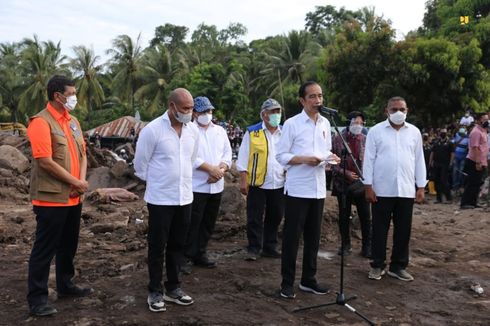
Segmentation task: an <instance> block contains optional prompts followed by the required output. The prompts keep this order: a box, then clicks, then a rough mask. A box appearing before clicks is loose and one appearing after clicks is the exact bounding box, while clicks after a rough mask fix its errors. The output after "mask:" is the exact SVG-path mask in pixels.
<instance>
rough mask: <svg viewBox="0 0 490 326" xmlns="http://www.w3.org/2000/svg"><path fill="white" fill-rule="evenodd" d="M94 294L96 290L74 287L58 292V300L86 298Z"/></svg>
mask: <svg viewBox="0 0 490 326" xmlns="http://www.w3.org/2000/svg"><path fill="white" fill-rule="evenodd" d="M92 293H94V289H92V288H81V287H79V286H74V287H71V288H69V289H67V290H65V291H63V292H61V291H58V298H66V297H86V296H88V295H90V294H92Z"/></svg>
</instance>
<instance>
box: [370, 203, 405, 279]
mask: <svg viewBox="0 0 490 326" xmlns="http://www.w3.org/2000/svg"><path fill="white" fill-rule="evenodd" d="M413 203H414V199H413V198H400V197H378V201H377V202H376V203H374V204H372V215H373V243H372V258H373V261H372V262H371V267H376V268H385V266H386V264H385V260H386V242H387V238H388V230H389V229H390V223H391V220H392V218H393V250H392V252H391V262H390V269H391V270H399V269H405V268H406V267H407V266H408V252H409V243H410V232H411V229H412V212H413Z"/></svg>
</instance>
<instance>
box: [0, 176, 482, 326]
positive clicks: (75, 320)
mask: <svg viewBox="0 0 490 326" xmlns="http://www.w3.org/2000/svg"><path fill="white" fill-rule="evenodd" d="M7 179H8V178H0V184H1V186H0V266H1V273H0V288H1V291H0V325H50V326H52V325H80V326H81V325H252V324H254V325H255V324H260V325H364V324H365V323H363V322H362V320H361V319H359V318H358V317H357V316H356V315H355V314H353V313H352V312H351V311H349V310H348V309H346V308H345V307H342V306H339V305H334V306H331V307H323V308H319V309H314V310H309V311H305V312H298V313H294V312H293V309H295V308H298V307H304V306H310V305H318V304H323V303H327V302H331V301H332V300H335V291H337V290H338V288H339V276H340V273H339V271H340V270H339V266H340V259H339V257H338V256H337V255H336V251H337V246H338V235H337V226H336V223H337V217H336V214H337V213H336V212H337V209H336V205H337V204H336V200H335V199H334V198H332V197H331V196H329V197H328V198H327V201H326V208H325V215H324V221H323V226H322V228H323V229H322V234H323V236H322V241H321V245H320V250H321V252H320V257H319V259H318V274H317V276H318V280H319V281H321V282H323V283H326V284H327V285H328V286H329V288H330V289H331V293H330V294H327V295H324V296H318V295H311V294H305V293H301V292H300V291H299V290H298V289H297V288H296V292H297V297H296V299H295V300H286V299H281V298H280V297H279V296H278V289H279V284H280V281H281V280H280V260H279V259H271V258H261V259H259V260H257V261H256V262H249V261H245V260H244V253H245V251H244V248H245V245H246V233H245V227H244V226H245V220H246V219H245V206H244V198H243V197H242V196H241V195H240V194H239V192H238V186H237V184H236V183H234V182H233V181H234V180H233V178H228V181H229V182H228V184H227V187H226V189H225V194H224V199H223V205H222V211H221V212H220V217H219V220H218V222H217V226H216V232H215V234H214V236H213V239H212V241H211V242H210V245H209V255H210V256H211V258H214V259H216V260H217V261H218V267H217V268H216V269H202V268H195V269H194V270H193V273H192V274H191V275H188V276H183V278H182V280H183V289H184V290H185V291H187V292H188V293H189V294H190V295H191V296H193V298H194V299H195V303H194V305H192V306H188V307H182V306H176V305H173V304H168V305H167V311H166V312H163V313H152V312H150V311H149V310H148V307H147V304H146V296H147V290H146V284H147V281H148V276H147V268H146V240H145V234H146V228H147V224H146V221H147V211H146V208H145V203H144V202H143V200H141V199H140V200H138V201H134V202H129V203H109V204H101V203H91V202H90V201H86V202H85V204H84V210H83V216H82V218H83V221H82V226H81V230H80V243H79V250H78V254H77V256H76V268H77V275H76V282H77V283H79V284H83V285H89V286H91V287H93V288H94V289H95V293H94V294H93V295H91V296H90V297H87V298H79V299H74V300H73V299H60V300H58V299H57V297H56V291H55V282H54V269H52V273H51V275H50V283H49V285H50V300H51V302H52V303H53V304H54V305H55V306H56V308H57V309H58V311H59V313H58V314H57V315H55V316H52V317H45V318H33V317H30V316H29V315H28V307H27V303H26V300H25V296H26V290H27V281H26V279H27V262H28V257H29V253H30V249H31V245H32V242H33V233H34V230H35V218H34V215H33V213H32V210H31V206H30V204H29V201H28V198H27V194H26V188H25V180H23V179H22V180H20V181H19V180H17V179H16V180H17V181H15V182H14V181H12V180H10V181H6V180H7ZM134 190H135V191H136V193H137V194H138V195H140V196H141V197H142V190H143V189H142V187H136V188H135V189H134ZM432 202H433V198H429V203H427V204H424V205H416V208H415V213H414V221H413V229H412V240H411V260H410V266H409V271H410V272H411V273H412V274H413V275H414V277H415V281H414V282H410V283H406V282H402V281H398V280H395V279H393V278H390V277H388V276H385V277H384V278H383V279H382V280H380V281H373V280H369V279H368V278H367V273H368V270H369V262H368V260H366V259H364V258H362V257H361V256H359V254H358V252H359V250H360V241H359V238H358V234H359V232H358V231H354V233H355V234H354V236H355V237H354V241H353V247H354V252H353V254H352V255H350V256H348V257H347V260H346V263H347V264H346V269H345V288H344V291H345V294H346V295H347V296H350V295H353V294H356V295H357V296H358V298H357V300H354V301H352V302H350V304H351V306H353V307H354V308H356V309H357V310H358V311H359V312H361V313H363V314H364V315H366V316H367V317H368V318H370V319H371V320H373V321H374V322H375V323H376V324H378V325H490V299H489V293H490V245H489V239H490V237H489V235H488V234H489V232H490V211H489V210H488V209H475V210H462V211H460V210H459V209H458V206H457V205H455V204H435V203H432ZM141 220H142V221H143V222H141ZM356 236H357V237H356ZM390 237H391V235H390ZM389 246H391V240H390V241H389ZM300 252H301V249H300ZM299 257H301V254H300V255H299ZM388 257H389V252H388ZM300 266H301V260H299V261H298V265H297V267H298V272H297V279H298V278H299V276H300ZM52 267H53V266H52ZM475 283H479V284H480V285H481V287H482V288H483V290H484V293H483V294H481V295H478V294H477V293H475V292H474V291H473V290H471V286H472V285H474V284H475ZM296 286H297V284H296Z"/></svg>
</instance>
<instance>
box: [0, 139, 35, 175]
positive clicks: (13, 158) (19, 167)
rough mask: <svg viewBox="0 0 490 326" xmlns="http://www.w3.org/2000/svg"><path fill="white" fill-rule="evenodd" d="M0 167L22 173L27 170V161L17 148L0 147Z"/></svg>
mask: <svg viewBox="0 0 490 326" xmlns="http://www.w3.org/2000/svg"><path fill="white" fill-rule="evenodd" d="M0 167H2V168H6V169H8V170H15V171H17V172H19V173H24V172H25V170H27V169H28V168H29V160H28V159H27V157H25V156H24V154H22V152H21V151H19V150H18V149H17V148H15V147H12V146H10V145H2V146H0Z"/></svg>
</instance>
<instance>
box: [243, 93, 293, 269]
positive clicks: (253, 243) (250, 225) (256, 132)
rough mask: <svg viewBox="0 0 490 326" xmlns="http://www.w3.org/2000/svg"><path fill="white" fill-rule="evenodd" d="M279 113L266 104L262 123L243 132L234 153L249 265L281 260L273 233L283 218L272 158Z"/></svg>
mask: <svg viewBox="0 0 490 326" xmlns="http://www.w3.org/2000/svg"><path fill="white" fill-rule="evenodd" d="M281 110H282V108H281V105H280V104H279V103H278V102H277V101H276V100H274V99H268V100H266V101H265V102H264V103H263V104H262V106H261V110H260V117H261V119H262V121H261V122H259V123H257V124H255V125H252V126H249V127H248V128H247V131H246V133H245V135H244V136H243V141H242V143H241V145H240V150H239V152H238V160H237V164H236V165H237V169H238V171H239V172H240V191H241V193H242V194H244V195H246V196H247V238H248V247H247V251H248V255H247V260H250V261H254V260H256V259H257V257H258V256H259V255H262V256H263V257H270V258H280V257H281V254H280V253H279V252H278V251H277V229H278V227H279V224H280V223H281V219H282V217H283V215H284V194H283V193H284V168H283V167H282V166H281V165H280V164H279V163H278V162H277V160H276V158H275V155H276V149H275V147H276V144H277V142H278V141H279V139H280V136H281V127H280V126H279V123H280V122H281ZM264 211H265V216H264ZM261 250H262V252H261Z"/></svg>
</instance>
